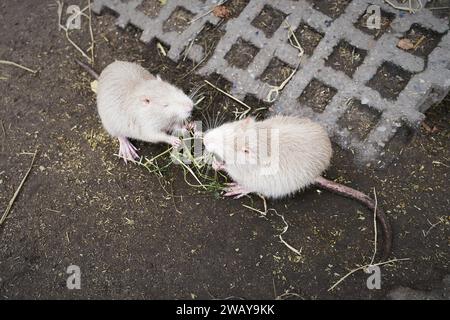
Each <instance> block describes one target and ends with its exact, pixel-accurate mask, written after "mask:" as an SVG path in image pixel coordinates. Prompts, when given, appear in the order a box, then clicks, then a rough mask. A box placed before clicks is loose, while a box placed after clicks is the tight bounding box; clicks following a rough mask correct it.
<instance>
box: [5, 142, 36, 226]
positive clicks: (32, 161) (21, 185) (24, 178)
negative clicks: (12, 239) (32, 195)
mask: <svg viewBox="0 0 450 320" xmlns="http://www.w3.org/2000/svg"><path fill="white" fill-rule="evenodd" d="M37 153H38V151H37V150H36V151H35V152H34V154H33V159H32V160H31V164H30V167H29V168H28V171H27V172H26V173H25V176H24V177H23V179H22V181H21V182H20V184H19V187H18V188H17V189H16V192H14V195H13V196H12V198H11V200H9V203H8V206H7V207H6V209H5V211H4V212H3V215H2V217H1V219H0V226H1V225H2V224H3V222H4V221H5V220H6V218H7V217H8V214H9V212H10V211H11V208H12V206H13V204H14V202H15V201H16V198H17V196H18V195H19V193H20V190H21V189H22V187H23V185H24V183H25V181H26V180H27V178H28V175H29V174H30V172H31V169H33V164H34V160H35V159H36V155H37Z"/></svg>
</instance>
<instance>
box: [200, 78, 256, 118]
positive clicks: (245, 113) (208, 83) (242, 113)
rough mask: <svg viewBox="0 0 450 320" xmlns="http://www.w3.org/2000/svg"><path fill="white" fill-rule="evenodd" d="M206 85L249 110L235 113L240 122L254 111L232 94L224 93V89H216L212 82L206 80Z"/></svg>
mask: <svg viewBox="0 0 450 320" xmlns="http://www.w3.org/2000/svg"><path fill="white" fill-rule="evenodd" d="M205 83H206V84H207V85H209V86H211V87H213V88H214V89H216V90H217V91H219V92H221V93H223V94H224V95H226V96H227V97H228V98H231V99H233V100H234V101H236V102H237V103H239V104H241V105H243V106H244V107H246V108H247V110H245V111H242V112H235V115H236V118H238V119H239V120H241V119H244V118H245V117H246V116H247V115H248V113H249V112H250V111H251V110H252V108H251V107H250V106H248V105H247V104H246V103H244V102H242V101H241V100H239V99H238V98H236V97H234V96H232V95H231V94H229V93H228V92H226V91H223V90H222V89H220V88H218V87H216V86H215V85H213V84H212V83H211V82H209V81H208V80H205Z"/></svg>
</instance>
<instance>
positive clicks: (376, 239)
mask: <svg viewBox="0 0 450 320" xmlns="http://www.w3.org/2000/svg"><path fill="white" fill-rule="evenodd" d="M373 196H374V209H373V230H374V248H373V254H372V258H371V259H370V263H369V264H366V265H363V266H362V267H358V268H356V269H353V270H351V271H350V272H348V273H347V274H346V275H345V276H343V277H342V278H340V279H339V280H338V281H337V282H336V283H335V284H334V285H332V286H331V287H330V288H329V289H328V291H332V290H333V289H334V288H336V287H337V286H338V285H339V284H340V283H341V282H342V281H344V280H345V279H347V278H348V277H349V276H350V275H352V274H353V273H355V272H357V271H359V270H363V269H366V268H367V267H370V266H382V265H385V264H388V263H391V262H397V261H405V260H410V258H402V259H392V260H389V261H384V262H378V263H375V264H374V261H375V256H376V254H377V251H378V249H377V246H378V230H377V207H378V200H377V193H376V190H375V188H373Z"/></svg>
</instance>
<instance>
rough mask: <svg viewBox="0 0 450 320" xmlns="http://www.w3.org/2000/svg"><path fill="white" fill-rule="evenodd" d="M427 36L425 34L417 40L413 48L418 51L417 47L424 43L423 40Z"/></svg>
mask: <svg viewBox="0 0 450 320" xmlns="http://www.w3.org/2000/svg"><path fill="white" fill-rule="evenodd" d="M425 39H426V37H425V36H421V37H420V39H419V40H417V42H416V44H415V45H414V47H413V50H414V51H416V50H417V48H418V47H419V46H420V45H421V44H422V42H423V40H425Z"/></svg>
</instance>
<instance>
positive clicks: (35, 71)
mask: <svg viewBox="0 0 450 320" xmlns="http://www.w3.org/2000/svg"><path fill="white" fill-rule="evenodd" d="M0 64H7V65H11V66H14V67H17V68H20V69H23V70H26V71H28V72H31V73H33V74H36V73H37V70H33V69H30V68H27V67H24V66H22V65H20V64H18V63H15V62H12V61H7V60H0Z"/></svg>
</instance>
